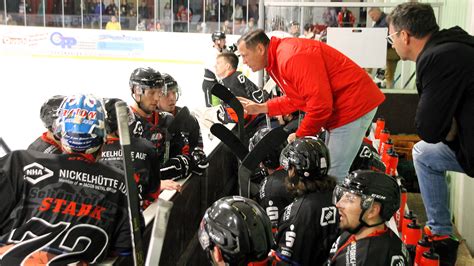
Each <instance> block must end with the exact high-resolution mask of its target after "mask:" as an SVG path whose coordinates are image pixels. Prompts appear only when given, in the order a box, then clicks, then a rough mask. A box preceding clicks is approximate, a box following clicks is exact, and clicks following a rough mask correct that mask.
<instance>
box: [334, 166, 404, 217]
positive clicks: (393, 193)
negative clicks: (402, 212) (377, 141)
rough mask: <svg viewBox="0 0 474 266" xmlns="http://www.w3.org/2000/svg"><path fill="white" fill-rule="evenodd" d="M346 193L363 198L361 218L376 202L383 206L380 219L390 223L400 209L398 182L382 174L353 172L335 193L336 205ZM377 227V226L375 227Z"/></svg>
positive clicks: (337, 187) (366, 171)
mask: <svg viewBox="0 0 474 266" xmlns="http://www.w3.org/2000/svg"><path fill="white" fill-rule="evenodd" d="M346 193H351V194H355V195H357V196H360V197H361V206H360V207H361V209H362V213H361V217H360V219H359V220H360V221H361V219H362V216H363V214H364V212H365V211H366V210H368V209H369V208H370V207H371V206H372V204H373V202H374V201H376V202H379V203H380V204H381V205H382V208H381V211H380V217H381V218H382V220H383V221H388V220H390V218H391V217H392V216H393V214H394V213H395V212H396V211H397V210H398V209H399V207H400V187H399V185H398V183H397V181H396V180H395V179H394V178H392V177H390V176H388V175H386V174H384V173H380V172H375V171H371V170H356V171H353V172H351V173H350V174H349V175H348V176H347V177H346V178H345V180H344V182H343V183H342V184H339V185H337V186H336V188H335V189H334V192H333V203H334V204H336V203H337V202H339V200H340V199H341V198H342V197H343V196H344V194H346ZM373 226H375V225H373Z"/></svg>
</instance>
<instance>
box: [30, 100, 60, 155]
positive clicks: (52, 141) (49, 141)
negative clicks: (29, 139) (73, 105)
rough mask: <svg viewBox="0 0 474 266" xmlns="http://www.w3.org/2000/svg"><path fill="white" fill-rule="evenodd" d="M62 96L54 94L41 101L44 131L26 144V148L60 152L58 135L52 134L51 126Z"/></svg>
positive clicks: (44, 151) (56, 115) (45, 151)
mask: <svg viewBox="0 0 474 266" xmlns="http://www.w3.org/2000/svg"><path fill="white" fill-rule="evenodd" d="M64 98H65V96H63V95H55V96H53V97H51V98H49V99H48V100H47V101H46V102H44V103H43V105H42V106H41V109H40V118H41V121H43V124H44V127H45V128H46V132H44V133H43V135H41V136H40V137H38V138H37V139H36V140H35V141H34V142H33V143H31V144H30V146H28V150H33V151H39V152H43V153H54V154H60V153H62V150H61V144H60V143H59V136H55V135H54V134H53V131H54V129H53V126H54V123H55V120H56V118H57V117H58V108H59V106H60V105H61V103H62V102H63V100H64Z"/></svg>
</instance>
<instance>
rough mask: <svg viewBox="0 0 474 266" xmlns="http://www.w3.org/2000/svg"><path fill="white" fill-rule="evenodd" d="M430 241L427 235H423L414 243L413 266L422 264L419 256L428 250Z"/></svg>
mask: <svg viewBox="0 0 474 266" xmlns="http://www.w3.org/2000/svg"><path fill="white" fill-rule="evenodd" d="M431 246H432V245H431V243H430V242H429V241H428V237H427V236H425V237H423V238H422V239H420V241H418V244H417V245H416V255H415V263H414V264H413V265H414V266H418V265H422V264H421V257H423V253H425V252H426V251H429V250H430V247H431Z"/></svg>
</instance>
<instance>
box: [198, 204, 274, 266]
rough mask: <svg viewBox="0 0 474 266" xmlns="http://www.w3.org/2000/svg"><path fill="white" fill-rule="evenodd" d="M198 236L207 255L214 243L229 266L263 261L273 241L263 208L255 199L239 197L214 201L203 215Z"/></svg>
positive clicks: (268, 220) (269, 224)
mask: <svg viewBox="0 0 474 266" xmlns="http://www.w3.org/2000/svg"><path fill="white" fill-rule="evenodd" d="M198 237H199V242H200V243H201V247H202V248H203V249H204V250H205V251H206V253H207V254H208V255H209V254H210V252H211V251H212V249H213V248H214V246H217V247H219V248H220V250H221V252H222V256H223V258H224V261H226V262H227V263H230V264H231V265H234V264H235V265H244V264H245V265H246V264H247V263H249V262H255V261H262V260H264V259H265V258H267V256H268V252H269V251H270V249H271V248H272V246H273V244H274V243H273V237H272V225H271V223H270V219H269V218H268V216H267V215H266V214H265V211H264V210H263V209H262V207H260V206H259V205H258V204H257V203H256V202H255V201H253V200H251V199H247V198H244V197H240V196H230V197H224V198H221V199H219V200H217V201H216V202H214V204H212V206H211V207H209V208H208V209H207V210H206V212H205V214H204V217H203V218H202V221H201V225H200V227H199V232H198Z"/></svg>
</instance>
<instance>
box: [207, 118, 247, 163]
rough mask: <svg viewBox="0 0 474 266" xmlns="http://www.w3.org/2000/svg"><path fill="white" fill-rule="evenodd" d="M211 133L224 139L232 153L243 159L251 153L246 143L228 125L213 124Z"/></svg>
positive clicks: (223, 141)
mask: <svg viewBox="0 0 474 266" xmlns="http://www.w3.org/2000/svg"><path fill="white" fill-rule="evenodd" d="M211 133H212V134H213V135H214V136H216V137H217V138H218V139H220V140H221V141H222V143H224V144H225V145H226V146H227V147H228V148H229V149H230V150H231V151H232V153H234V154H235V156H237V158H239V160H240V161H242V160H243V159H244V158H245V156H247V154H248V153H249V151H248V149H247V148H246V147H245V146H244V144H243V143H242V142H241V141H240V140H239V139H238V138H237V136H235V135H234V133H232V131H230V130H229V129H228V128H227V127H226V126H224V125H223V124H220V123H215V124H213V125H212V126H211Z"/></svg>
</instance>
